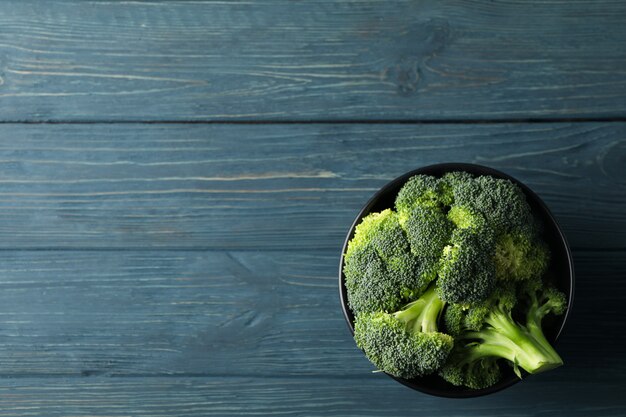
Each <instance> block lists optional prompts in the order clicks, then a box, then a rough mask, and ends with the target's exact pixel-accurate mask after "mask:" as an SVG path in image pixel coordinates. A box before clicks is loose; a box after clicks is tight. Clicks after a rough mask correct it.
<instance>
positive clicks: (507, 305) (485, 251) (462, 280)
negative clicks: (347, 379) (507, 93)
mask: <svg viewBox="0 0 626 417" xmlns="http://www.w3.org/2000/svg"><path fill="white" fill-rule="evenodd" d="M395 208H396V211H394V210H392V209H387V210H384V211H382V212H380V213H372V214H370V215H368V216H366V217H365V218H363V220H362V221H361V223H360V224H359V225H357V227H356V229H355V234H354V237H353V238H352V240H350V242H349V243H348V247H347V250H346V253H345V256H344V265H343V272H344V275H345V282H344V284H345V287H346V290H347V295H348V297H347V298H348V305H349V307H350V309H351V310H352V312H353V313H354V315H355V317H356V319H355V326H354V338H355V341H356V343H357V345H358V347H359V348H361V349H362V350H363V351H364V353H365V354H366V356H367V357H368V358H369V360H370V361H371V362H372V363H374V364H375V365H376V366H377V367H378V368H379V369H381V370H383V371H385V372H387V373H389V374H391V375H394V376H397V377H403V378H415V377H419V376H424V375H429V374H432V373H435V372H437V373H438V374H439V375H440V376H441V377H443V378H444V380H446V381H448V382H450V383H451V384H453V385H462V386H466V387H469V388H474V389H480V388H485V387H488V386H491V385H493V384H495V383H496V382H498V381H499V380H500V378H501V366H502V365H503V364H504V363H509V364H510V365H511V366H512V367H513V370H514V371H515V372H516V374H517V375H518V376H520V375H521V370H525V371H526V372H528V373H531V374H532V373H539V372H542V371H545V370H548V369H552V368H554V367H557V366H560V365H561V364H562V363H563V361H562V359H561V358H560V357H559V355H558V354H557V353H556V351H555V350H554V348H552V346H551V345H550V343H549V342H548V340H547V338H546V337H545V335H544V333H543V328H542V321H543V318H544V317H545V316H546V315H549V314H553V315H559V314H562V313H563V312H564V311H565V309H566V307H567V300H566V297H565V295H564V294H563V293H561V292H559V291H558V290H556V289H554V288H552V287H550V286H548V285H545V284H544V283H543V281H542V278H543V276H544V275H545V273H546V270H547V269H548V267H549V261H550V251H549V249H548V246H547V245H546V244H545V243H544V242H543V241H542V239H541V232H542V230H541V227H540V224H539V223H538V221H537V220H536V219H535V218H534V216H533V215H532V212H531V207H530V205H529V204H528V203H527V201H526V199H525V197H524V193H523V192H522V190H521V189H520V188H519V187H518V186H517V185H515V184H514V183H512V182H511V181H508V180H503V179H496V178H493V177H489V176H479V177H474V176H473V175H471V174H468V173H465V172H451V173H448V174H446V175H444V176H443V177H442V178H435V177H431V176H427V175H416V176H414V177H412V178H410V179H409V180H408V181H407V182H406V184H405V185H404V186H403V187H402V189H401V190H400V191H399V193H398V195H397V197H396V200H395ZM442 313H443V314H442ZM440 316H443V317H442V318H443V325H442V326H441V327H440V326H439V323H438V322H439V320H440Z"/></svg>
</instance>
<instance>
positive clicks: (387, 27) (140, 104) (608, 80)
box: [0, 0, 626, 121]
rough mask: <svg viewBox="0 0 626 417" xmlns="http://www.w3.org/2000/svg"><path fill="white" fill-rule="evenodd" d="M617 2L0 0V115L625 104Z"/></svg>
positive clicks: (506, 114)
mask: <svg viewBox="0 0 626 417" xmlns="http://www.w3.org/2000/svg"><path fill="white" fill-rule="evenodd" d="M624 19H626V4H625V3H624V2H619V1H611V0H602V1H599V0H597V1H575V2H573V1H565V0H555V1H525V0H524V1H507V2H490V1H460V0H459V1H447V2H439V1H430V0H429V1H419V2H415V1H377V0H368V1H363V0H354V1H334V0H332V1H315V2H311V1H308V2H293V1H288V0H271V1H263V2H243V1H236V2H223V1H217V2H208V1H207V2H204V1H167V2H165V1H163V2H158V1H154V2H117V1H90V2H85V1H63V2H61V1H56V2H49V1H32V0H26V1H25V0H13V1H3V2H2V3H1V4H0V26H1V27H2V31H1V32H0V120H12V121H15V120H107V121H110V120H233V119H237V120H311V119H315V120H339V119H362V120H364V119H396V120H397V119H420V120H424V119H436V120H446V119H450V118H453V119H463V120H467V119H484V118H487V119H511V118H517V119H519V118H529V117H530V118H554V117H559V118H569V117H625V116H626V100H624V96H625V95H626V78H625V74H626V73H625V72H624V70H623V69H624V68H626V54H625V53H624V48H623V45H624V43H625V42H626V26H625V25H624V24H623V22H624Z"/></svg>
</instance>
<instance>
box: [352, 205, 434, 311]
mask: <svg viewBox="0 0 626 417" xmlns="http://www.w3.org/2000/svg"><path fill="white" fill-rule="evenodd" d="M343 271H344V275H345V277H346V282H345V285H346V289H347V295H348V304H349V305H350V308H351V309H352V311H353V312H354V313H355V314H358V313H361V312H371V311H396V310H397V309H398V308H399V307H400V306H402V305H403V304H405V303H406V302H407V301H408V300H409V299H411V298H412V297H413V295H414V294H415V293H417V292H418V291H419V290H420V289H421V285H422V284H421V283H420V281H419V271H418V263H417V260H416V259H415V257H414V256H413V255H412V254H411V250H410V246H409V242H408V240H407V238H406V236H405V234H404V231H403V229H402V228H401V227H400V224H399V222H398V216H397V214H396V213H394V212H393V211H391V210H384V211H383V212H381V213H373V214H370V215H368V216H367V217H365V218H364V219H363V221H362V222H361V223H360V224H359V225H358V226H357V227H356V230H355V234H354V238H353V239H352V240H351V241H350V242H349V243H348V248H347V250H346V255H345V264H344V270H343Z"/></svg>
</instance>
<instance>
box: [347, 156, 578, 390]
mask: <svg viewBox="0 0 626 417" xmlns="http://www.w3.org/2000/svg"><path fill="white" fill-rule="evenodd" d="M451 171H466V172H469V173H471V174H474V175H477V176H478V175H491V176H493V177H496V178H504V179H508V180H511V181H512V182H514V183H516V184H517V185H518V186H519V187H520V188H521V189H522V191H523V192H524V194H525V195H526V199H527V201H528V203H529V205H530V207H531V209H532V211H533V213H534V215H535V217H537V218H539V219H540V220H541V221H542V223H543V228H544V231H543V238H544V240H545V242H546V243H547V244H548V246H549V247H550V251H551V262H550V266H549V268H548V271H547V275H546V277H547V279H548V280H550V281H551V282H552V283H553V285H555V286H556V287H557V288H558V289H560V290H561V291H563V292H564V293H565V294H566V295H567V296H568V309H567V312H566V313H565V314H564V315H562V316H559V317H554V316H548V317H546V318H545V319H544V332H545V334H546V337H547V338H548V340H549V341H550V342H551V343H554V342H556V340H557V339H558V337H559V335H560V334H561V332H562V331H563V327H564V326H565V322H566V321H567V316H568V314H569V312H570V310H571V307H572V301H573V296H574V267H573V262H572V257H571V253H570V250H569V245H568V244H567V241H566V239H565V236H564V235H563V233H562V232H561V229H560V228H559V226H558V224H557V222H556V220H555V219H554V217H553V216H552V214H551V213H550V211H549V210H548V208H547V207H546V205H545V204H544V203H543V202H542V201H541V199H540V198H539V197H538V196H537V195H536V194H535V193H534V192H533V191H531V190H530V188H528V187H527V186H525V185H524V184H522V183H521V182H519V181H517V180H516V179H514V178H512V177H510V176H509V175H506V174H504V173H502V172H500V171H497V170H495V169H492V168H488V167H484V166H481V165H474V164H464V163H447V164H437V165H430V166H427V167H423V168H419V169H416V170H414V171H411V172H408V173H406V174H404V175H402V176H401V177H398V178H396V179H395V180H393V181H391V182H390V183H388V184H387V185H385V186H384V187H383V188H381V189H380V190H379V191H378V192H377V193H376V194H375V195H374V196H373V197H372V198H371V199H370V201H368V202H367V204H366V205H365V206H364V207H363V209H362V210H361V212H360V213H359V215H358V216H357V218H356V219H355V221H354V223H353V224H352V227H351V228H350V231H349V233H348V235H347V237H346V240H345V242H344V246H343V249H342V253H341V263H340V266H339V289H340V297H341V304H342V308H343V312H344V316H345V318H346V321H347V323H348V327H349V328H350V332H352V333H354V315H353V314H352V312H351V311H350V309H349V308H348V305H347V295H346V288H345V285H344V280H345V277H344V275H343V255H344V254H345V251H346V247H347V244H348V241H350V239H352V237H353V235H354V229H355V227H356V225H357V224H359V223H360V222H361V219H362V218H363V217H365V216H366V215H368V214H369V213H372V212H377V211H381V210H384V209H387V208H393V206H394V201H395V198H396V195H397V194H398V192H399V191H400V188H402V186H403V185H404V184H405V183H406V181H407V180H408V179H409V178H411V177H412V176H414V175H417V174H426V175H432V176H435V177H441V176H442V175H444V174H445V173H447V172H451ZM504 368H505V367H503V377H502V379H501V380H500V382H498V383H497V384H496V385H493V386H491V387H489V388H485V389H481V390H473V389H468V388H463V387H455V386H454V385H451V384H449V383H447V382H445V381H444V380H443V379H441V378H440V377H438V376H436V375H429V376H426V377H421V378H415V379H404V378H397V377H394V376H391V375H389V376H391V377H392V378H394V379H395V380H397V381H398V382H400V383H402V384H404V385H406V386H408V387H410V388H413V389H416V390H418V391H422V392H425V393H428V394H431V395H437V396H442V397H456V398H463V397H478V396H481V395H486V394H491V393H494V392H497V391H500V390H502V389H504V388H506V387H509V386H511V385H513V384H515V383H516V382H518V381H519V378H518V377H517V376H516V375H515V374H514V373H513V370H512V369H504ZM525 377H526V376H525Z"/></svg>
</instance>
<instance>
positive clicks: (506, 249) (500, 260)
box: [495, 230, 550, 281]
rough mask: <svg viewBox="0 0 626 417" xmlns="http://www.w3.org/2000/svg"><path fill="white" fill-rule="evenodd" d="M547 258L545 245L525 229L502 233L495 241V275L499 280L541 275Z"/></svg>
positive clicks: (548, 252) (544, 269)
mask: <svg viewBox="0 0 626 417" xmlns="http://www.w3.org/2000/svg"><path fill="white" fill-rule="evenodd" d="M549 260H550V251H549V249H548V247H547V245H546V244H545V243H543V242H542V241H541V240H540V239H538V238H536V237H535V236H533V234H531V233H528V232H527V231H523V230H522V231H515V232H510V233H504V234H502V235H501V236H500V237H499V238H498V241H497V243H496V251H495V262H496V277H497V278H498V279H501V280H515V281H522V280H529V279H532V278H536V277H541V276H542V275H543V273H544V272H545V271H546V269H547V267H548V263H549Z"/></svg>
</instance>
